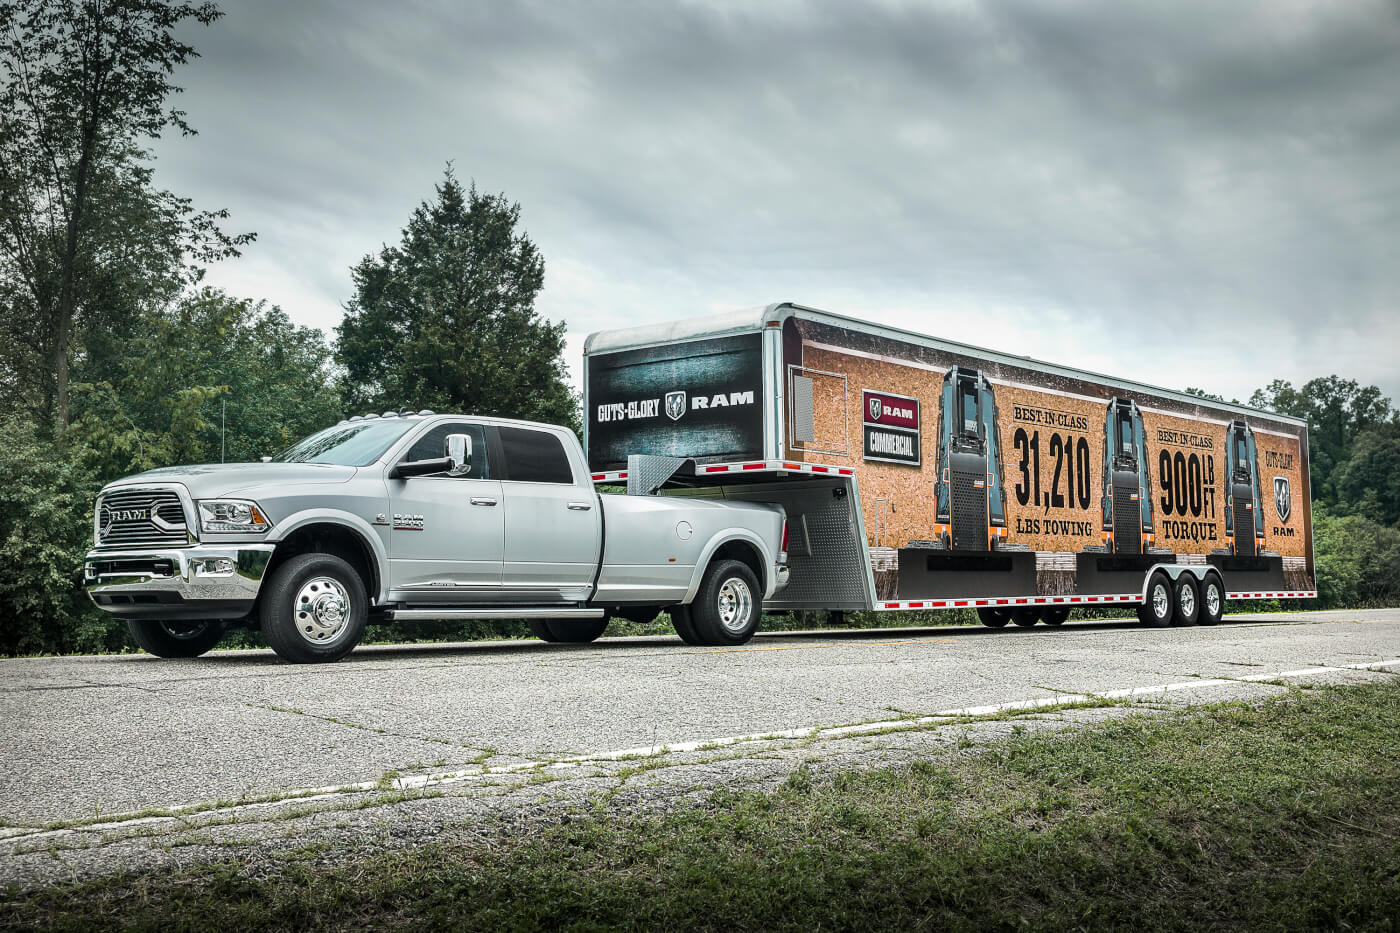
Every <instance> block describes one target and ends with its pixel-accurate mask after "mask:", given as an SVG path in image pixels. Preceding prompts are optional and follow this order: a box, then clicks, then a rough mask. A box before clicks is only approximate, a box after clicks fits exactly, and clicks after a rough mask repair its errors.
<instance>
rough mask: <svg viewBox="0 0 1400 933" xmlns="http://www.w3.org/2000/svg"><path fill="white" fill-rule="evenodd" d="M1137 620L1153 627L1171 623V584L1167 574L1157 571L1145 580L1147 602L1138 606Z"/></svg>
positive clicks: (1163, 626) (1161, 626)
mask: <svg viewBox="0 0 1400 933" xmlns="http://www.w3.org/2000/svg"><path fill="white" fill-rule="evenodd" d="M1137 614H1138V621H1140V622H1141V623H1142V624H1143V625H1150V626H1152V627H1153V628H1166V627H1167V626H1168V625H1171V624H1172V584H1171V581H1170V580H1168V579H1167V575H1166V574H1164V573H1162V571H1160V570H1159V571H1157V572H1156V573H1154V574H1153V575H1152V576H1151V577H1150V578H1148V580H1147V602H1145V603H1143V604H1142V605H1140V606H1138V610H1137Z"/></svg>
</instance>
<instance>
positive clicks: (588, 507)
mask: <svg viewBox="0 0 1400 933" xmlns="http://www.w3.org/2000/svg"><path fill="white" fill-rule="evenodd" d="M497 432H498V436H499V438H500V442H501V447H500V449H501V452H502V455H503V457H504V461H505V462H504V465H503V466H504V473H503V475H502V480H501V489H502V490H503V491H504V493H505V506H506V516H505V517H506V549H505V567H504V588H505V589H506V590H508V591H512V592H513V591H517V590H526V591H530V592H531V594H532V595H533V596H535V597H537V598H538V599H539V600H541V601H545V602H578V601H580V600H584V599H587V598H588V597H589V596H590V595H591V591H592V588H593V579H594V574H595V572H596V571H597V568H598V556H599V553H600V548H601V540H602V518H601V506H600V505H599V503H598V496H597V493H595V492H594V490H593V485H592V478H591V477H590V476H588V475H587V474H582V473H580V472H579V471H580V470H582V469H583V467H582V463H581V462H580V463H579V464H575V463H574V462H573V460H572V459H571V458H570V457H569V455H568V453H567V452H566V450H565V447H564V442H565V437H564V435H563V434H562V433H556V432H553V431H546V430H540V429H535V428H527V427H515V426H512V425H500V426H499V427H498V428H497ZM570 440H572V439H570ZM575 446H576V445H575Z"/></svg>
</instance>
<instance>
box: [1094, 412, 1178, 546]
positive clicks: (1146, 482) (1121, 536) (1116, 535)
mask: <svg viewBox="0 0 1400 933" xmlns="http://www.w3.org/2000/svg"><path fill="white" fill-rule="evenodd" d="M1146 451H1147V440H1146V436H1145V431H1144V428H1143V421H1142V409H1141V408H1139V407H1138V404H1137V403H1136V402H1134V401H1132V400H1131V399H1124V398H1115V399H1113V401H1111V402H1109V403H1108V411H1107V413H1106V415H1105V417H1104V434H1103V540H1104V544H1103V550H1105V551H1108V552H1110V553H1114V554H1149V553H1154V552H1155V553H1168V554H1169V553H1171V551H1170V550H1169V549H1166V548H1160V549H1158V548H1154V547H1153V540H1154V535H1153V531H1152V477H1151V473H1150V472H1149V470H1148V461H1147V453H1146ZM1085 550H1089V548H1086V549H1085Z"/></svg>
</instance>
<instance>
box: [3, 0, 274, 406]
mask: <svg viewBox="0 0 1400 933" xmlns="http://www.w3.org/2000/svg"><path fill="white" fill-rule="evenodd" d="M219 15H220V14H219V11H218V9H217V8H216V7H215V6H214V5H213V4H212V3H170V2H164V0H104V2H99V0H6V2H4V3H0V81H3V83H0V301H3V303H4V306H3V307H4V311H5V315H4V318H5V322H6V324H7V325H8V328H7V329H8V331H9V332H8V333H6V334H4V335H3V336H4V337H5V338H8V339H7V340H6V346H5V348H4V352H3V353H2V354H0V391H3V392H4V394H5V395H6V396H7V399H6V401H7V402H8V407H9V408H10V409H11V410H14V409H15V408H17V407H21V406H22V407H26V408H29V409H30V410H31V411H34V412H36V413H37V414H39V415H40V417H41V418H42V419H43V420H45V421H47V422H50V423H53V424H55V425H56V426H57V427H59V428H60V429H61V428H63V427H66V426H67V424H68V422H69V415H70V406H69V383H70V368H71V366H72V363H73V360H74V357H75V355H77V353H78V351H79V350H80V349H82V348H83V344H84V338H85V337H87V336H88V335H89V334H94V333H98V332H100V331H101V330H102V329H103V328H104V327H105V328H106V329H109V330H110V329H112V328H113V327H114V326H116V325H117V324H118V323H119V321H121V322H124V320H125V319H129V316H130V315H131V314H133V313H134V312H135V310H136V307H137V306H138V305H140V304H142V303H146V304H150V303H159V302H161V301H165V300H169V299H170V298H171V297H172V296H173V294H174V293H175V292H176V291H178V289H179V288H180V286H181V285H183V284H188V283H190V282H192V281H195V280H197V279H198V278H199V276H200V275H201V274H202V272H201V270H200V269H199V268H198V267H196V266H193V265H190V264H187V263H186V262H185V260H186V259H187V258H192V259H194V260H197V261H199V262H209V261H212V260H214V259H217V258H220V257H224V256H229V255H236V254H237V247H238V246H239V245H241V244H242V243H245V242H247V241H248V240H249V239H251V235H243V236H238V237H229V236H226V235H225V234H224V233H223V232H222V231H221V230H220V229H219V227H218V221H219V220H221V219H223V218H224V217H225V216H226V214H225V213H224V212H222V211H220V212H201V211H196V210H194V208H193V207H192V206H191V204H190V202H189V200H187V199H183V198H179V197H176V196H175V195H173V194H171V193H169V192H166V191H158V190H155V189H154V188H153V187H152V186H151V174H150V168H149V164H148V163H149V156H148V153H147V152H146V151H145V150H143V149H142V148H141V143H142V142H143V141H145V140H149V139H151V138H154V137H156V136H159V135H160V134H161V132H162V131H164V130H166V129H168V128H174V129H176V130H178V131H180V132H181V133H184V134H186V135H188V134H191V133H193V132H194V130H193V129H192V128H191V127H190V125H189V123H188V122H186V120H185V114H184V113H183V112H182V111H180V110H177V109H174V108H170V107H167V104H166V99H167V98H168V97H169V96H170V95H172V94H174V93H177V92H178V91H179V90H180V89H179V88H178V87H176V86H174V85H173V84H171V83H170V76H171V75H172V74H173V72H174V70H175V69H176V68H177V67H179V66H180V65H183V64H185V63H186V62H187V61H188V60H189V59H190V58H192V57H194V56H195V54H196V53H195V51H194V48H193V47H192V46H190V45H188V44H186V43H184V42H181V41H179V40H177V39H176V38H175V31H176V29H177V28H179V27H180V26H181V25H182V24H184V23H185V22H186V21H190V20H193V21H194V22H196V23H200V24H204V25H207V24H209V23H212V22H213V21H214V20H215V19H217V18H218V17H219ZM123 315H125V316H126V318H123Z"/></svg>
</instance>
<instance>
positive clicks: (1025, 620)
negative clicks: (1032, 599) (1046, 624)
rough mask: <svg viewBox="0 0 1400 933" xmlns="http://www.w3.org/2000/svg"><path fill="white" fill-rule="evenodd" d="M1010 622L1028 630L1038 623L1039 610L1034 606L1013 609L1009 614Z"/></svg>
mask: <svg viewBox="0 0 1400 933" xmlns="http://www.w3.org/2000/svg"><path fill="white" fill-rule="evenodd" d="M1011 621H1012V622H1015V623H1016V624H1017V625H1019V626H1021V627H1022V628H1030V627H1031V626H1032V625H1035V624H1036V623H1037V622H1039V621H1040V610H1039V609H1037V608H1036V607H1035V606H1030V607H1028V608H1026V609H1014V610H1012V612H1011Z"/></svg>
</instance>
